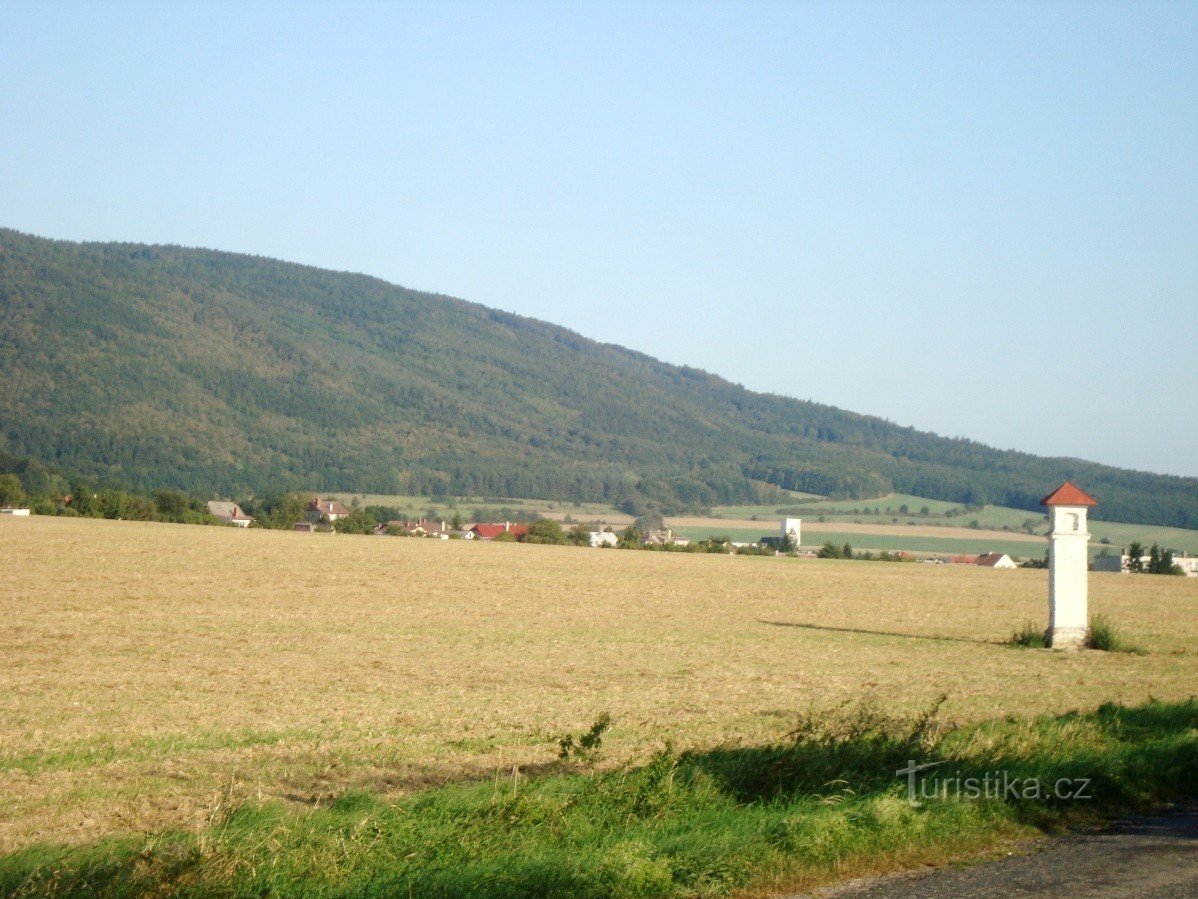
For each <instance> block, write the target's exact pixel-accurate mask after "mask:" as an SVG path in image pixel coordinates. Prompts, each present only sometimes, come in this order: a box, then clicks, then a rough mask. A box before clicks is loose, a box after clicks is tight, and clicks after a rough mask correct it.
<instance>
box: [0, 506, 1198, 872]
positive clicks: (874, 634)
mask: <svg viewBox="0 0 1198 899" xmlns="http://www.w3.org/2000/svg"><path fill="white" fill-rule="evenodd" d="M0 558H3V560H4V573H5V578H4V586H3V587H2V588H0V608H2V609H3V616H2V617H0V656H2V657H3V659H4V660H5V664H4V666H3V668H2V669H0V746H2V749H0V851H5V850H11V849H14V848H16V847H19V846H24V845H28V844H30V843H32V842H34V841H38V840H50V841H68V842H76V841H80V842H81V841H86V840H92V839H94V838H96V837H97V836H99V835H101V834H104V833H114V832H123V831H150V830H157V829H160V828H163V827H168V826H174V825H178V826H184V827H189V826H196V825H199V824H202V823H203V822H205V821H207V820H208V819H209V818H210V816H211V815H212V814H213V813H214V810H215V809H218V808H221V807H225V806H227V803H228V802H229V801H230V800H236V799H239V798H244V797H257V796H262V797H264V798H268V797H275V798H283V799H286V800H289V801H293V802H296V803H314V802H324V801H326V800H327V799H328V798H330V797H332V796H335V795H337V794H339V793H341V792H343V791H345V790H347V789H351V788H357V789H366V790H373V791H379V792H382V793H385V794H395V793H399V792H403V791H408V790H412V789H415V788H418V787H420V786H422V785H426V784H430V783H439V782H442V781H446V780H453V779H457V778H462V777H478V776H481V777H486V776H491V775H492V774H493V773H494V772H495V771H496V770H500V769H502V770H504V771H507V772H510V771H511V769H512V767H513V766H515V765H519V766H522V767H525V768H528V767H532V766H535V765H537V764H538V763H544V762H548V761H551V760H552V759H553V758H554V757H555V755H556V750H557V745H556V740H557V738H558V737H559V736H560V735H562V734H563V733H565V732H577V731H579V730H582V729H585V728H586V727H587V726H589V725H590V724H591V723H592V722H593V721H594V720H595V718H596V717H597V716H598V715H599V714H600V713H602V712H605V711H606V712H609V713H610V714H611V716H612V719H613V722H614V723H613V727H612V730H611V732H610V734H609V736H608V738H607V740H606V742H605V744H604V756H603V758H604V760H605V763H607V764H614V763H617V762H620V761H623V760H626V759H629V758H643V757H644V756H646V755H647V754H649V753H650V752H652V751H653V750H655V749H657V748H658V747H660V746H661V745H662V743H663V742H664V741H665V740H666V739H670V740H672V741H673V742H674V744H675V745H676V746H679V747H688V746H708V745H713V744H716V743H720V742H723V741H729V740H743V741H758V740H762V739H768V738H770V737H773V736H776V735H778V734H779V733H781V732H783V731H785V730H786V729H787V726H788V724H789V723H790V722H791V721H792V720H793V718H794V716H795V714H796V713H797V712H799V711H801V710H803V709H807V708H810V707H811V706H813V705H814V706H826V705H830V704H833V703H837V702H839V701H842V700H844V699H846V698H849V697H855V696H859V695H861V694H862V693H870V694H872V695H874V696H876V697H877V699H878V701H879V702H880V703H883V704H886V705H888V706H894V707H902V708H905V709H917V708H922V707H926V706H927V705H928V704H929V703H930V702H932V701H933V699H934V698H935V697H936V696H937V695H939V694H940V693H947V694H948V696H949V701H948V703H947V705H946V709H947V712H948V714H949V715H950V716H951V717H954V718H957V719H964V720H980V719H983V718H990V717H994V716H995V715H996V714H1002V713H1004V712H1012V713H1025V712H1029V713H1030V712H1041V711H1063V710H1067V709H1071V708H1092V707H1095V706H1097V705H1098V704H1100V703H1102V702H1104V701H1106V700H1122V701H1125V702H1129V703H1134V702H1139V701H1142V700H1144V699H1146V698H1148V697H1149V696H1155V697H1157V698H1160V699H1184V698H1187V697H1189V696H1191V695H1193V694H1195V693H1196V692H1198V670H1196V668H1195V665H1194V655H1193V654H1194V651H1195V648H1196V646H1198V615H1195V612H1196V611H1198V609H1196V606H1198V582H1196V581H1194V580H1192V579H1183V578H1164V577H1148V576H1139V577H1132V576H1120V575H1114V574H1112V575H1093V576H1092V577H1091V596H1092V600H1091V602H1092V610H1093V611H1094V612H1099V613H1103V614H1105V615H1106V616H1107V617H1108V618H1110V619H1111V620H1112V621H1114V622H1115V623H1116V624H1117V625H1118V626H1120V627H1121V629H1122V630H1123V631H1124V632H1125V634H1126V635H1127V637H1128V638H1129V639H1130V640H1131V642H1133V643H1137V644H1140V645H1142V646H1147V647H1150V648H1151V649H1152V652H1151V653H1150V654H1148V655H1145V656H1136V655H1129V654H1115V653H1112V654H1105V653H1082V654H1075V655H1069V654H1060V653H1052V652H1049V651H1040V650H1017V649H1012V648H1009V647H1006V646H1004V645H1001V643H1002V641H1004V640H1005V639H1006V638H1007V637H1008V636H1009V635H1010V634H1011V632H1012V631H1013V630H1014V629H1015V628H1016V627H1017V626H1018V625H1019V624H1021V623H1022V622H1024V621H1026V620H1035V621H1041V620H1043V619H1044V617H1045V604H1046V600H1045V596H1046V589H1047V588H1046V584H1047V576H1046V573H1045V572H1043V571H991V570H975V569H971V568H968V567H964V566H961V567H936V566H926V565H915V564H908V565H902V564H889V565H887V564H878V563H874V564H871V563H862V562H855V563H854V562H825V561H817V560H802V559H777V558H748V557H727V556H714V555H711V556H709V555H687V554H665V553H647V552H618V551H614V550H586V549H577V548H573V547H544V546H522V545H513V544H481V543H473V542H465V541H449V542H440V541H426V540H416V539H400V538H378V537H349V536H337V535H319V534H297V533H290V532H272V531H257V530H250V531H238V530H234V529H227V528H202V527H194V526H182V525H161V524H145V523H132V522H129V523H126V522H106V521H93V520H83V519H50V518H37V517H35V518H32V519H24V520H0Z"/></svg>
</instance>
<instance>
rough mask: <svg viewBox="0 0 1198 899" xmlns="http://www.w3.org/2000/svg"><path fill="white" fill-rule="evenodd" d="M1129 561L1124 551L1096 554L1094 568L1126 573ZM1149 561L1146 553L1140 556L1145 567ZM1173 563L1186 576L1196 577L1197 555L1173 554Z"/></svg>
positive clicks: (1197, 570)
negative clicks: (1114, 553)
mask: <svg viewBox="0 0 1198 899" xmlns="http://www.w3.org/2000/svg"><path fill="white" fill-rule="evenodd" d="M1130 561H1131V557H1130V556H1129V555H1128V554H1127V553H1126V552H1124V553H1121V554H1119V555H1117V556H1098V557H1097V558H1096V559H1095V560H1094V570H1095V571H1120V572H1122V573H1123V574H1128V573H1129V572H1130V571H1131V569H1130V568H1128V567H1127V563H1128V562H1130ZM1150 561H1152V557H1151V556H1150V555H1149V554H1148V553H1144V555H1142V556H1140V564H1141V565H1142V566H1143V567H1144V568H1145V569H1147V568H1148V563H1149V562H1150ZM1173 564H1174V565H1176V566H1178V567H1179V568H1180V569H1181V570H1182V571H1184V572H1185V574H1186V576H1187V577H1198V556H1185V555H1175V556H1173Z"/></svg>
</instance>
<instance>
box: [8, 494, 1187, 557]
mask: <svg viewBox="0 0 1198 899" xmlns="http://www.w3.org/2000/svg"><path fill="white" fill-rule="evenodd" d="M5 511H8V510H5ZM208 512H209V513H210V514H211V515H212V516H213V517H214V518H217V519H219V520H220V521H223V522H225V523H227V524H229V525H231V526H234V527H241V528H246V527H249V526H250V525H251V524H252V523H253V521H254V519H253V518H252V517H251V516H249V515H247V514H246V513H245V512H244V511H242V509H241V507H240V506H239V505H238V504H237V503H235V502H229V501H211V502H209V503H208ZM352 513H353V510H351V509H349V508H348V507H346V506H345V505H344V504H343V503H341V502H340V501H338V500H336V499H322V498H319V497H318V498H315V499H313V500H311V501H310V502H309V503H308V507H307V511H306V515H305V518H304V520H303V521H300V522H297V523H296V525H295V528H294V529H295V530H296V531H300V532H303V533H318V532H322V531H324V532H331V531H333V530H334V529H335V526H336V523H337V522H338V521H341V520H344V519H346V518H348V517H349V516H350V515H351V514H352ZM542 521H546V520H542ZM453 524H454V523H453V522H449V521H446V520H443V519H442V520H438V519H436V518H418V519H415V520H401V519H396V520H391V521H386V522H380V523H378V524H377V525H376V526H375V527H374V529H373V533H374V534H375V535H377V536H393V537H423V538H428V539H434V540H498V541H510V542H527V541H529V540H530V539H531V540H532V542H546V543H574V544H575V545H580V546H589V547H592V548H601V547H610V548H643V549H659V550H665V551H692V552H694V551H699V552H725V553H740V554H752V555H775V554H776V555H796V556H807V557H812V558H820V557H822V558H863V559H875V560H880V561H895V562H908V561H914V562H923V563H927V564H948V565H972V566H976V567H980V568H992V569H997V570H1002V569H1013V568H1019V567H1020V565H1019V564H1018V563H1017V562H1016V561H1015V560H1014V559H1012V558H1011V557H1010V556H1009V555H1007V554H1006V553H998V552H987V553H981V554H976V555H972V554H962V555H937V556H933V557H926V556H920V557H917V556H915V555H914V554H911V553H906V552H887V551H882V552H880V553H878V554H877V555H874V554H873V553H864V554H857V555H854V554H853V552H852V548H851V547H849V546H847V545H845V546H835V545H833V544H826V545H825V546H824V547H820V548H815V547H807V548H804V547H803V545H802V519H799V518H783V519H782V520H781V521H780V523H779V527H778V531H777V532H776V533H775V534H770V535H763V536H762V537H761V538H760V540H758V541H755V542H738V541H732V540H718V541H714V542H713V541H712V540H710V539H709V540H705V541H691V540H688V539H687V538H685V537H682V536H680V535H676V534H675V533H674V532H673V531H672V530H671V529H670V528H651V529H646V530H644V531H643V532H642V531H639V530H637V529H636V528H634V527H628V528H624V529H623V530H621V531H619V532H617V531H616V530H615V529H614V528H613V527H610V526H606V527H605V526H602V525H592V526H587V525H576V526H575V527H574V529H572V531H571V532H569V537H570V539H565V538H566V536H567V532H566V531H564V530H562V528H561V525H560V524H558V523H557V522H549V523H548V525H549V527H548V530H547V534H549V535H553V536H555V537H556V536H557V535H558V534H560V535H561V537H562V538H563V539H534V538H535V537H536V536H537V535H536V532H535V530H534V529H535V528H536V527H537V523H534V524H521V523H514V522H511V521H503V522H477V523H474V524H471V525H469V526H468V527H467V526H466V525H465V524H464V523H463V524H462V526H461V527H454V526H453ZM555 528H556V531H555V530H553V529H555ZM1140 561H1141V565H1139V566H1137V564H1136V560H1135V559H1133V558H1131V557H1129V556H1128V555H1127V552H1126V551H1123V552H1122V553H1121V554H1120V555H1100V556H1099V557H1098V558H1096V559H1095V560H1094V562H1093V564H1092V566H1091V567H1092V569H1093V570H1094V571H1110V572H1123V573H1125V574H1126V573H1130V572H1133V571H1138V570H1143V571H1147V570H1148V568H1147V566H1148V565H1149V561H1150V560H1149V555H1148V554H1147V553H1145V554H1144V555H1143V556H1142V559H1141V560H1140ZM1172 562H1173V564H1174V565H1176V566H1177V567H1178V568H1179V569H1180V570H1181V571H1180V573H1183V574H1185V575H1187V576H1189V577H1198V557H1194V556H1182V555H1174V556H1172ZM1024 564H1025V566H1026V567H1043V563H1041V562H1039V561H1038V560H1037V561H1033V562H1032V563H1030V564H1029V563H1024Z"/></svg>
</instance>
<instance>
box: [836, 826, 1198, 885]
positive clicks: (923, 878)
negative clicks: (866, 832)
mask: <svg viewBox="0 0 1198 899" xmlns="http://www.w3.org/2000/svg"><path fill="white" fill-rule="evenodd" d="M814 895H816V896H820V897H836V899H863V897H882V896H885V897H887V899H896V897H897V899H904V897H912V899H913V897H917V896H918V897H945V899H948V897H953V899H981V897H989V896H995V897H997V896H1045V897H1047V896H1090V897H1116V896H1118V897H1139V899H1156V897H1161V899H1163V897H1174V896H1198V809H1189V810H1185V811H1177V812H1173V813H1170V814H1163V815H1156V816H1151V817H1135V818H1126V819H1123V820H1121V821H1118V822H1116V823H1115V825H1114V826H1113V827H1111V828H1110V829H1109V830H1105V831H1102V832H1100V833H1092V834H1075V835H1072V836H1068V837H1062V838H1059V839H1051V840H1045V841H1044V842H1043V843H1039V844H1037V845H1036V846H1034V847H1033V848H1032V849H1031V851H1029V852H1028V853H1027V854H1024V855H1015V856H1011V857H1009V858H1005V859H1000V860H998V861H993V862H986V863H984V864H980V865H976V866H973V867H968V868H953V869H945V870H940V871H936V872H934V873H931V874H914V875H912V874H899V875H894V876H890V877H882V878H877V879H873V880H869V881H865V882H856V883H850V884H844V885H841V886H838V887H831V888H828V889H825V890H823V891H821V892H818V893H816V894H814Z"/></svg>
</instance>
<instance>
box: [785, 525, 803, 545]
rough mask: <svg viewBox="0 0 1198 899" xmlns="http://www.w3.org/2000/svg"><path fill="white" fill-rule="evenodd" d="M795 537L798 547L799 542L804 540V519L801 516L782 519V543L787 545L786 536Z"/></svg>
mask: <svg viewBox="0 0 1198 899" xmlns="http://www.w3.org/2000/svg"><path fill="white" fill-rule="evenodd" d="M787 537H794V538H795V544H794V545H795V549H798V547H799V544H800V543H802V542H803V519H801V518H783V519H782V545H783V546H785V545H786V538H787Z"/></svg>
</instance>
